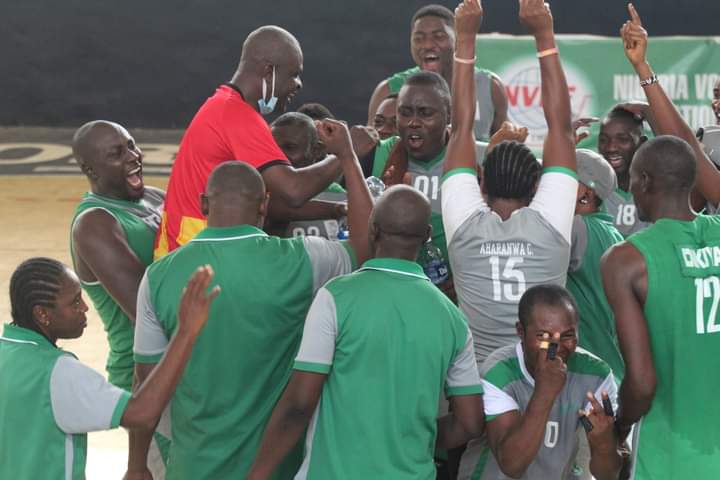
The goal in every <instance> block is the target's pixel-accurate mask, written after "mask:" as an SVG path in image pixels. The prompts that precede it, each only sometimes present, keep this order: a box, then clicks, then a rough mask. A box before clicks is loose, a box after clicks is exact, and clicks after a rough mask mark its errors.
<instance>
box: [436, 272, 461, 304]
mask: <svg viewBox="0 0 720 480" xmlns="http://www.w3.org/2000/svg"><path fill="white" fill-rule="evenodd" d="M437 287H438V288H439V289H440V291H442V292H443V293H444V294H445V296H446V297H448V298H449V299H450V300H452V302H453V303H455V304H457V293H456V292H455V281H454V280H453V277H452V275H450V276H449V277H448V279H447V280H445V281H444V282H443V283H441V284H439V285H438V286H437Z"/></svg>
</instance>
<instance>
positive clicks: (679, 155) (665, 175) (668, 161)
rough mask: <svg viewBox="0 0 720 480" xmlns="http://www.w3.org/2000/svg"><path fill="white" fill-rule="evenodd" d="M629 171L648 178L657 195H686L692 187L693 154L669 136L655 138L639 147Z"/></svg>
mask: <svg viewBox="0 0 720 480" xmlns="http://www.w3.org/2000/svg"><path fill="white" fill-rule="evenodd" d="M635 164H637V166H635ZM631 168H633V170H634V171H635V172H636V173H642V172H645V173H647V174H648V175H649V176H650V177H652V178H653V182H654V187H655V189H656V190H657V191H658V192H667V193H670V192H689V191H690V189H692V187H693V185H694V184H695V172H696V164H695V153H694V152H693V149H692V147H690V145H689V144H688V143H687V142H686V141H685V140H683V139H681V138H678V137H674V136H672V135H661V136H659V137H655V138H653V139H652V140H648V141H647V142H645V143H644V144H643V145H642V146H640V148H638V150H637V152H636V153H635V159H634V160H633V167H631Z"/></svg>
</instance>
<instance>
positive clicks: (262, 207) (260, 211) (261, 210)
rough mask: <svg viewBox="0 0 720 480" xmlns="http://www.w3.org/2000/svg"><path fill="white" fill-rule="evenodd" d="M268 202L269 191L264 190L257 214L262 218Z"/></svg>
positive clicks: (265, 212)
mask: <svg viewBox="0 0 720 480" xmlns="http://www.w3.org/2000/svg"><path fill="white" fill-rule="evenodd" d="M269 203H270V192H265V199H264V200H263V201H262V202H260V205H258V215H259V216H260V217H261V218H262V219H263V220H264V219H265V217H266V216H267V213H268V204H269Z"/></svg>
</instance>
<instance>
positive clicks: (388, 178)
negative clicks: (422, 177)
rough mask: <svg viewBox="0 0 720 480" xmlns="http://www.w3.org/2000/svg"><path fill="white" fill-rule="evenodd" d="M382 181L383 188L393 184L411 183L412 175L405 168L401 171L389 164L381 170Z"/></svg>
mask: <svg viewBox="0 0 720 480" xmlns="http://www.w3.org/2000/svg"><path fill="white" fill-rule="evenodd" d="M401 173H402V175H401ZM382 181H383V183H384V184H385V188H389V187H391V186H393V185H412V175H411V174H410V172H408V171H407V170H406V171H405V172H404V173H403V172H401V171H400V169H399V168H396V166H395V165H390V166H389V167H388V168H387V170H385V172H383V176H382Z"/></svg>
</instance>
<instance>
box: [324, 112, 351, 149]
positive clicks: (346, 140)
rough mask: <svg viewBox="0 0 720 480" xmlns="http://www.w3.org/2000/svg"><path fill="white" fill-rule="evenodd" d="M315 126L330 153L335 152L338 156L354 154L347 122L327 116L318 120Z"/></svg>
mask: <svg viewBox="0 0 720 480" xmlns="http://www.w3.org/2000/svg"><path fill="white" fill-rule="evenodd" d="M315 128H316V129H317V132H318V137H319V139H320V141H321V142H323V144H324V145H325V148H326V149H327V151H328V153H334V154H335V155H337V156H338V157H347V156H352V155H353V148H352V139H351V138H350V132H349V131H348V127H347V124H346V123H345V122H340V121H338V120H333V119H332V118H326V119H323V120H316V121H315Z"/></svg>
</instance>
